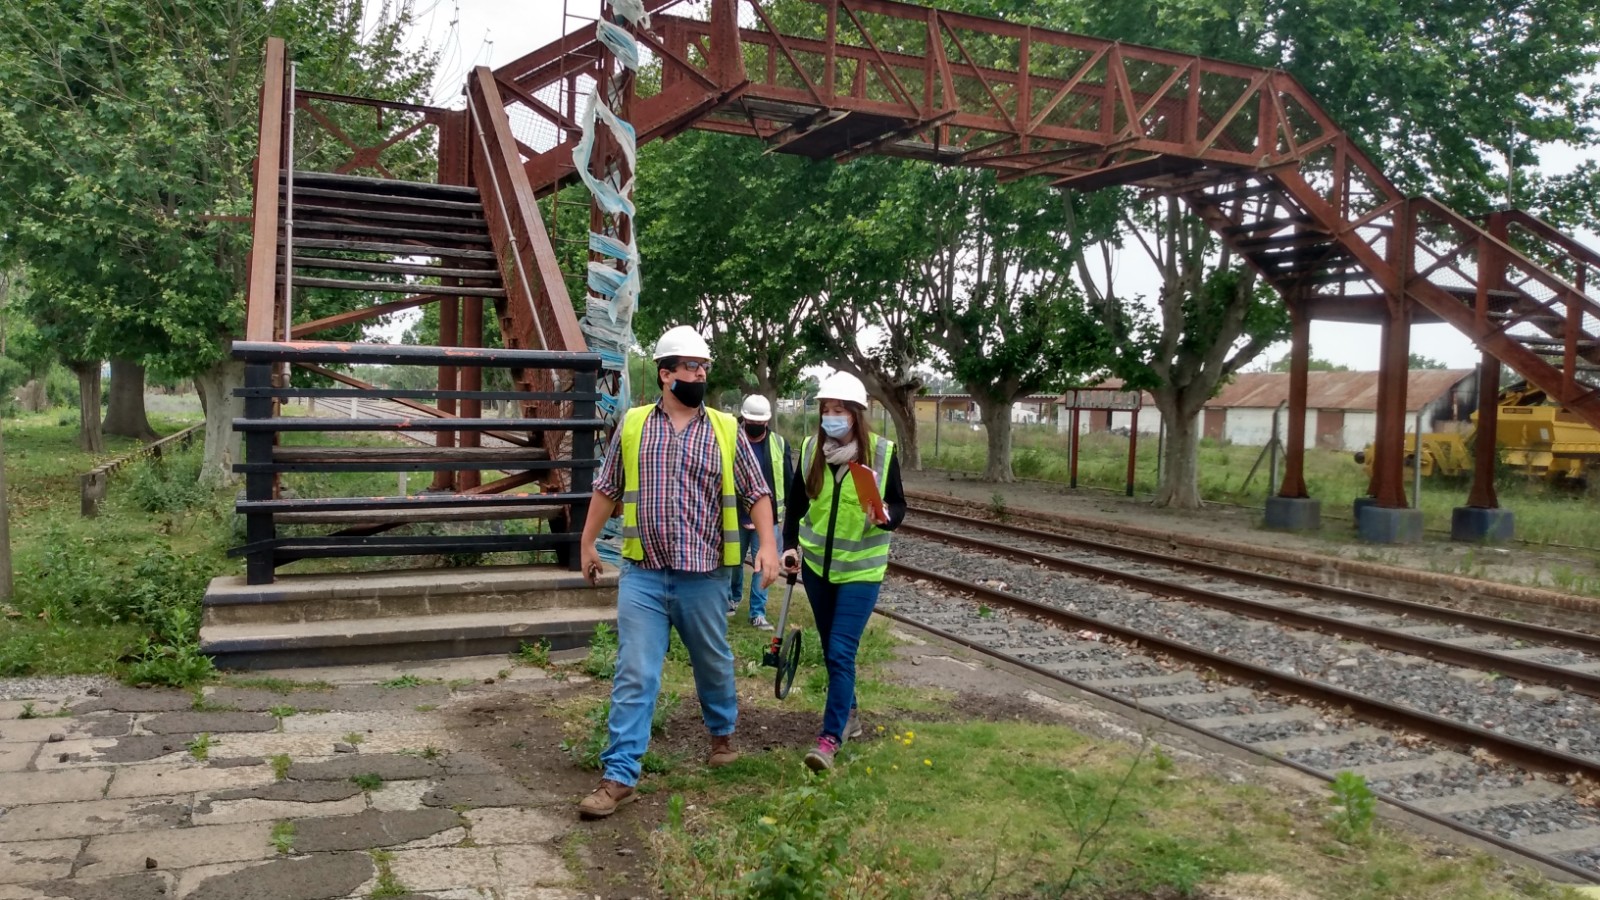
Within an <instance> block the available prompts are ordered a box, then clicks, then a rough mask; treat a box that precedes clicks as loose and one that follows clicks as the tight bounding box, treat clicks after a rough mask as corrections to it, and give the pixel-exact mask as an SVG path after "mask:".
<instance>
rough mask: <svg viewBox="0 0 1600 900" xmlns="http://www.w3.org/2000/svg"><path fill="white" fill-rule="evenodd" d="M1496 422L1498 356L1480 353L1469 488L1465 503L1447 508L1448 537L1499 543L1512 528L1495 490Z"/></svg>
mask: <svg viewBox="0 0 1600 900" xmlns="http://www.w3.org/2000/svg"><path fill="white" fill-rule="evenodd" d="M1499 426H1500V360H1498V359H1495V358H1494V357H1492V356H1490V355H1489V354H1487V353H1485V354H1483V361H1482V362H1480V363H1479V364H1478V425H1477V428H1476V430H1475V431H1474V434H1475V438H1474V441H1475V444H1474V447H1473V458H1474V462H1475V463H1476V465H1475V466H1474V467H1473V470H1472V492H1471V493H1469V494H1468V495H1467V505H1466V506H1458V507H1456V508H1455V509H1453V510H1451V511H1450V540H1452V541H1470V542H1473V543H1491V544H1502V543H1506V542H1507V541H1510V540H1511V536H1512V534H1513V533H1514V532H1515V530H1516V520H1515V516H1513V515H1512V513H1511V510H1509V509H1501V508H1500V498H1499V496H1498V495H1497V494H1496V492H1495V488H1494V476H1495V471H1494V470H1495V463H1496V462H1497V459H1496V455H1497V452H1496V451H1497V448H1496V446H1495V444H1496V440H1495V436H1496V435H1497V434H1498V433H1499Z"/></svg>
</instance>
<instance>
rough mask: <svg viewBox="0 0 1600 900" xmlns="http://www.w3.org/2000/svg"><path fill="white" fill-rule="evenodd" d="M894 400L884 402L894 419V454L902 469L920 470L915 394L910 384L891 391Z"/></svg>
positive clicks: (920, 459) (920, 447) (920, 455)
mask: <svg viewBox="0 0 1600 900" xmlns="http://www.w3.org/2000/svg"><path fill="white" fill-rule="evenodd" d="M892 399H893V400H894V402H892V403H885V404H884V408H885V409H887V410H889V418H891V419H893V420H894V431H895V441H894V455H895V456H897V457H899V459H900V468H901V469H903V470H909V471H915V472H920V471H922V446H921V444H919V443H918V442H917V407H916V403H917V395H916V391H914V390H913V389H912V388H911V387H910V386H905V387H901V388H899V389H897V390H895V391H893V392H892Z"/></svg>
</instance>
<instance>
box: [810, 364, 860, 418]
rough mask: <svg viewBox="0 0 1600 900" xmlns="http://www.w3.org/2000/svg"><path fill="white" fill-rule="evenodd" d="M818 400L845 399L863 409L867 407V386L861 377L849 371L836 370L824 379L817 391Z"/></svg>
mask: <svg viewBox="0 0 1600 900" xmlns="http://www.w3.org/2000/svg"><path fill="white" fill-rule="evenodd" d="M817 399H818V400H843V401H845V402H846V403H854V404H856V405H857V406H859V407H861V408H862V409H866V407H867V387H866V385H864V384H862V383H861V379H859V378H857V377H855V376H854V375H851V374H850V373H849V372H835V373H833V374H832V375H829V376H828V377H827V378H824V379H823V380H822V386H821V388H820V389H819V390H818V391H817Z"/></svg>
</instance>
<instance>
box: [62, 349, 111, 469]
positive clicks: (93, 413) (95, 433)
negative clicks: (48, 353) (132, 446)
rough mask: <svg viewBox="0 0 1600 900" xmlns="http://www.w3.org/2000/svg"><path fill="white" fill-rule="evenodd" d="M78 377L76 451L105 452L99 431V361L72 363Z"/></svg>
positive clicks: (103, 439) (104, 443) (102, 437)
mask: <svg viewBox="0 0 1600 900" xmlns="http://www.w3.org/2000/svg"><path fill="white" fill-rule="evenodd" d="M70 368H71V369H72V373H73V374H74V375H77V376H78V449H80V450H83V451H86V452H88V453H104V452H106V442H105V438H104V436H103V435H102V434H101V431H100V361H99V360H94V361H91V362H86V363H72V364H71V366H70Z"/></svg>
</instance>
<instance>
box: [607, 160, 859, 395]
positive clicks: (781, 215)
mask: <svg viewBox="0 0 1600 900" xmlns="http://www.w3.org/2000/svg"><path fill="white" fill-rule="evenodd" d="M762 151H763V147H762V145H761V144H760V143H758V142H756V141H751V140H746V139H740V138H734V137H729V136H726V135H718V134H710V133H705V132H694V133H690V134H686V135H683V136H681V137H679V138H676V139H674V140H672V141H669V142H658V143H655V144H650V145H648V146H646V147H645V148H644V150H643V151H642V152H641V154H640V157H639V180H640V183H641V184H646V185H648V186H649V187H648V189H647V190H641V191H640V192H639V216H638V221H639V222H640V223H641V232H640V235H639V251H640V256H641V258H642V261H643V265H642V266H641V268H640V271H641V273H642V280H643V285H644V291H643V294H642V296H641V298H640V305H639V313H638V316H637V318H636V319H635V322H636V324H637V326H638V328H639V329H640V331H641V332H642V333H647V334H657V333H660V332H661V331H664V330H666V328H667V327H669V326H670V325H672V324H684V323H687V324H696V323H697V324H698V327H699V328H700V330H701V332H702V333H703V334H704V335H705V336H706V339H707V341H708V342H709V343H710V344H711V349H712V353H713V355H714V356H715V358H716V366H715V367H714V368H713V369H712V387H713V389H716V388H736V389H738V390H739V391H740V392H741V393H743V394H749V393H759V394H762V395H764V396H765V397H766V398H767V399H768V400H771V401H776V399H777V397H778V396H779V395H780V394H783V393H787V392H788V391H790V390H792V389H793V387H794V385H795V383H796V381H797V380H798V378H799V377H800V370H801V369H803V368H804V367H806V366H807V365H810V364H812V363H814V362H816V361H817V358H818V357H817V354H816V352H815V350H814V349H813V348H812V347H809V346H808V345H807V344H806V341H805V338H804V325H805V322H806V319H807V318H808V317H809V316H810V315H811V312H812V309H813V307H814V304H815V302H816V300H817V297H818V294H819V292H820V287H821V278H820V274H819V273H818V272H817V271H816V270H815V269H814V268H812V267H811V266H809V265H808V262H809V261H808V260H807V258H806V255H805V254H803V253H801V252H800V249H801V248H800V245H801V242H802V241H803V240H804V238H803V234H804V230H805V229H804V227H803V226H797V224H796V222H797V220H800V219H802V218H803V217H804V216H805V214H806V207H807V206H808V205H809V204H810V203H811V202H812V199H811V198H812V196H813V194H814V193H815V192H816V191H817V190H819V189H820V188H821V186H822V185H823V184H825V183H826V182H827V180H828V177H829V175H830V170H831V168H832V166H831V165H828V164H818V163H815V162H812V161H810V160H807V159H803V158H801V157H795V156H775V157H767V156H765V155H764V154H763V152H762ZM707 172H722V173H726V175H725V177H724V178H722V179H721V180H720V181H719V183H718V184H716V185H714V186H713V185H709V184H707V182H706V179H705V173H707Z"/></svg>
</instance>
